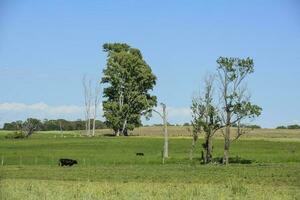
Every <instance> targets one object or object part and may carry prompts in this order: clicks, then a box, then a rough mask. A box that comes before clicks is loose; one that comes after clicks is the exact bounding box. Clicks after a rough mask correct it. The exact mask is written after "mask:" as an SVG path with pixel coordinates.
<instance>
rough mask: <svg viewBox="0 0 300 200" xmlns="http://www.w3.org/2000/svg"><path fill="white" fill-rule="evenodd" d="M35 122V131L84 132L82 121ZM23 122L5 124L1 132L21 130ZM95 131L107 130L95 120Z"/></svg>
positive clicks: (101, 123) (100, 122) (104, 125)
mask: <svg viewBox="0 0 300 200" xmlns="http://www.w3.org/2000/svg"><path fill="white" fill-rule="evenodd" d="M34 120H35V121H36V122H37V129H38V130H40V131H59V130H63V131H72V130H85V129H86V127H85V126H86V125H85V121H83V120H76V121H68V120H65V119H55V120H47V119H45V120H42V121H41V120H38V119H34ZM23 124H24V122H23V121H14V122H11V123H5V124H4V125H3V130H20V129H22V126H23ZM95 124H96V126H95V127H96V129H105V128H107V126H106V124H105V123H104V122H102V121H100V120H96V123H95Z"/></svg>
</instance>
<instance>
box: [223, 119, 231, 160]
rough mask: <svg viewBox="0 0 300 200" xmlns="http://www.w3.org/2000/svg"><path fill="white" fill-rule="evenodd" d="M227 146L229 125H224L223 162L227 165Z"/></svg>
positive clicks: (228, 143) (228, 142) (228, 144)
mask: <svg viewBox="0 0 300 200" xmlns="http://www.w3.org/2000/svg"><path fill="white" fill-rule="evenodd" d="M229 147H230V125H227V126H226V130H225V137H224V156H223V164H225V165H228V163H229Z"/></svg>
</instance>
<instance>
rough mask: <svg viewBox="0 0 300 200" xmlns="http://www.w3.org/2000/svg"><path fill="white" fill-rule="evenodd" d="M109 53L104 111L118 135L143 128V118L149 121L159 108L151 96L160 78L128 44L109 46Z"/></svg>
mask: <svg viewBox="0 0 300 200" xmlns="http://www.w3.org/2000/svg"><path fill="white" fill-rule="evenodd" d="M103 50H104V51H105V52H107V53H108V57H107V64H106V68H105V69H104V70H103V74H104V76H103V78H102V80H101V83H102V84H105V88H104V91H103V97H104V99H105V100H104V101H103V110H104V117H105V119H106V123H107V125H108V126H109V127H110V128H112V129H113V130H114V132H115V134H116V135H119V134H124V135H127V130H133V129H134V127H137V126H140V125H141V116H142V115H144V116H146V117H149V116H150V115H151V108H152V107H154V106H156V103H157V101H156V96H153V95H151V94H150V93H149V92H150V91H151V90H152V89H153V87H154V86H155V84H156V76H155V75H154V74H153V73H152V70H151V68H150V66H149V65H148V64H147V63H146V62H145V60H144V59H143V56H142V54H141V52H140V51H139V50H138V49H135V48H131V47H130V46H129V45H127V44H121V43H107V44H104V45H103Z"/></svg>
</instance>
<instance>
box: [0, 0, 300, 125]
mask: <svg viewBox="0 0 300 200" xmlns="http://www.w3.org/2000/svg"><path fill="white" fill-rule="evenodd" d="M106 42H124V43H128V44H129V45H131V46H132V47H135V48H139V49H140V50H141V52H142V54H143V56H144V58H145V60H146V62H147V63H148V64H149V65H150V66H151V68H152V70H153V73H154V74H155V75H156V76H157V85H156V86H155V88H154V90H153V94H155V95H156V96H157V97H158V101H159V102H164V103H166V104H167V107H168V119H169V121H170V122H171V123H184V122H189V121H190V119H191V115H190V110H189V107H190V104H191V99H192V97H193V94H195V92H197V91H199V90H200V89H201V84H202V81H203V78H204V77H205V75H206V74H207V73H210V72H215V71H216V66H217V65H216V59H217V58H218V57H219V56H228V57H240V58H245V57H251V58H253V59H254V63H255V72H254V73H253V74H251V76H250V77H249V78H248V79H247V85H248V88H249V91H250V93H251V96H252V101H253V102H254V103H255V104H258V105H260V106H261V107H262V108H263V112H262V115H261V116H260V117H259V118H257V119H255V120H254V121H253V122H252V123H255V124H258V125H261V126H263V127H267V128H271V127H276V126H278V125H288V124H295V123H298V124H300V103H299V102H300V101H299V100H300V90H299V86H300V2H299V1H297V0H286V1H283V0H264V1H261V0H251V1H250V0H249V1H238V0H232V1H225V0H212V1H196V0H194V1H192V0H185V1H183V0H182V1H175V0H165V1H159V0H123V1H116V0H97V1H96V0H95V1H93V0H90V1H77V0H72V1H71V0H65V1H58V0H44V1H36V0H35V1H34V0H32V1H31V0H0V92H1V95H0V126H1V125H2V124H3V123H4V122H10V121H14V120H24V119H25V118H27V117H37V118H40V119H44V118H48V119H55V118H66V119H79V118H84V113H83V103H84V99H83V89H82V77H83V76H84V75H86V76H87V77H89V78H90V79H92V80H93V81H94V84H96V83H97V80H99V79H100V78H101V76H102V70H103V69H104V67H105V63H106V53H105V52H103V51H102V45H103V44H104V43H106ZM101 115H102V111H101V110H99V118H100V119H102V117H101ZM145 123H147V124H153V123H160V119H159V117H158V116H155V115H154V116H153V118H152V119H151V120H150V121H148V122H145Z"/></svg>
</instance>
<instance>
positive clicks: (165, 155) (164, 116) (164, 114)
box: [152, 103, 169, 160]
mask: <svg viewBox="0 0 300 200" xmlns="http://www.w3.org/2000/svg"><path fill="white" fill-rule="evenodd" d="M161 106H162V113H160V112H158V111H157V110H155V109H152V111H153V112H155V113H157V114H158V115H159V116H160V117H161V119H162V120H163V126H164V147H163V160H164V159H165V158H168V157H169V136H168V121H167V106H166V104H164V103H161Z"/></svg>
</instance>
